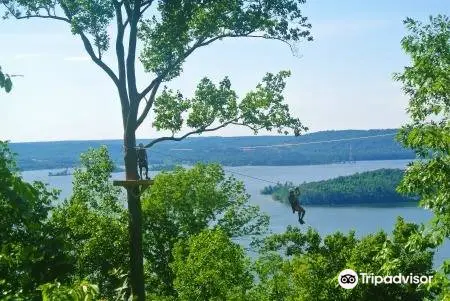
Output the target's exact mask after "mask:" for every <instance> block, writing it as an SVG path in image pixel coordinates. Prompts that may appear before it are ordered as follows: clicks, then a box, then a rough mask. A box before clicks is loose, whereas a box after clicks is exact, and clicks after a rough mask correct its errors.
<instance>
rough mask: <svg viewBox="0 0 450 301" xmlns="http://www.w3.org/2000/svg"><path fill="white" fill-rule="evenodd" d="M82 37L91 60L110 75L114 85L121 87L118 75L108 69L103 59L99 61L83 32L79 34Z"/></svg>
mask: <svg viewBox="0 0 450 301" xmlns="http://www.w3.org/2000/svg"><path fill="white" fill-rule="evenodd" d="M78 34H79V35H80V37H81V40H82V41H83V44H84V48H85V49H86V51H87V53H88V54H89V56H90V57H91V59H92V60H93V61H94V63H96V64H97V65H98V66H99V67H100V68H102V69H103V70H104V71H105V72H106V74H108V75H109V77H110V78H111V79H112V80H113V82H114V84H115V85H116V86H117V87H119V79H118V78H117V76H116V74H115V73H114V72H113V71H112V70H111V68H109V67H108V65H106V64H105V63H104V62H103V61H102V60H101V59H99V58H98V57H97V56H96V55H95V53H94V49H93V48H92V45H91V42H90V41H89V39H88V38H87V37H86V35H85V34H84V33H83V32H79V33H78Z"/></svg>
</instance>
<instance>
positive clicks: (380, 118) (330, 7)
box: [0, 0, 450, 142]
mask: <svg viewBox="0 0 450 301" xmlns="http://www.w3.org/2000/svg"><path fill="white" fill-rule="evenodd" d="M438 13H441V14H449V13H450V2H449V1H448V0H428V1H420V0H409V1H406V0H401V1H400V0H397V1H385V0H379V1H362V0H359V1H356V0H343V1H334V0H310V1H308V3H307V4H305V6H304V14H305V15H306V16H308V17H309V18H310V22H311V23H312V26H313V28H312V34H313V36H314V38H315V41H313V42H309V43H306V42H305V43H302V44H299V52H300V54H301V56H300V57H295V56H293V55H292V53H291V52H290V50H289V48H287V47H286V46H285V45H284V44H280V43H277V42H274V41H264V40H255V39H253V40H252V39H246V40H244V39H239V40H226V41H223V42H218V43H216V44H213V45H211V46H210V47H208V48H204V49H201V50H200V51H198V52H197V53H195V54H194V55H193V56H192V57H190V58H189V59H188V61H187V62H186V63H185V65H184V73H183V74H182V76H180V77H179V78H177V79H176V80H174V81H173V82H171V83H170V84H169V86H170V87H171V88H174V89H179V90H181V91H182V92H183V93H184V94H186V95H191V94H192V92H193V91H194V89H195V86H196V84H197V83H198V81H199V80H200V79H201V78H202V77H204V76H208V77H210V78H212V79H213V80H215V81H219V80H221V79H222V78H223V77H224V76H226V75H228V76H229V77H230V79H231V82H232V85H233V87H234V88H235V89H236V91H237V92H238V93H239V95H244V94H245V93H246V91H248V90H250V89H252V88H254V87H255V85H256V84H257V83H258V82H259V81H260V79H261V78H262V77H263V76H264V74H265V73H266V72H278V71H280V70H291V72H292V76H291V77H290V78H289V80H288V83H287V87H286V91H285V97H286V101H287V103H288V104H289V105H290V107H291V109H292V112H293V113H294V115H296V116H298V117H300V118H301V120H302V121H303V122H304V123H305V125H307V126H308V127H309V128H310V131H311V132H314V131H320V130H328V129H371V128H394V127H399V126H401V125H402V124H404V123H405V122H406V121H407V120H408V117H407V115H406V110H405V109H406V106H407V103H408V100H407V98H406V97H405V96H403V94H402V91H401V86H400V84H398V83H395V82H393V80H392V74H393V72H397V71H401V70H402V68H403V66H405V65H407V64H408V58H407V57H406V55H404V54H403V52H402V50H401V48H400V40H401V38H402V37H403V36H404V35H405V30H404V27H403V24H402V20H403V19H405V18H406V17H407V16H409V17H413V18H416V19H421V20H426V18H427V17H428V16H429V15H436V14H438ZM0 41H1V42H0V45H1V46H0V65H1V66H2V67H3V69H4V70H5V71H8V72H9V73H13V74H14V73H19V74H24V75H25V77H24V78H15V80H14V90H13V92H12V93H11V94H5V93H1V94H0V108H1V112H2V114H1V115H2V118H1V119H0V139H1V140H5V139H7V140H11V141H14V142H19V141H52V140H81V139H83V140H84V139H115V138H121V137H122V133H123V130H122V121H121V113H120V104H119V100H118V97H117V95H116V90H115V88H114V86H113V84H112V82H111V81H110V80H109V78H108V77H107V76H106V75H105V74H104V73H103V71H101V70H100V69H99V68H98V67H97V66H96V65H95V64H94V63H92V62H91V61H89V60H88V59H87V57H86V55H85V52H84V49H83V47H82V43H81V41H80V40H79V39H78V37H76V36H73V35H71V33H70V31H69V29H68V28H67V26H66V25H64V24H62V23H58V22H57V21H49V20H32V21H31V20H21V21H15V20H0ZM106 61H107V62H108V61H109V62H113V58H112V57H111V56H109V57H107V58H106ZM139 64H140V63H139ZM150 80H151V76H150V75H147V74H145V73H144V72H142V70H139V84H140V85H141V86H142V87H143V86H144V85H145V84H146V83H148V82H149V81H150ZM151 117H152V115H150V118H151ZM162 134H164V133H160V132H157V131H156V130H155V129H153V128H152V127H151V120H147V121H146V122H145V124H144V125H143V126H141V128H140V129H139V131H138V135H137V136H138V137H139V138H150V137H158V136H160V135H162ZM249 134H252V133H251V132H250V131H248V130H247V129H244V128H239V127H231V128H225V129H223V130H221V131H219V132H215V133H212V134H211V135H223V136H236V135H249Z"/></svg>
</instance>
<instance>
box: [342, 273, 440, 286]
mask: <svg viewBox="0 0 450 301" xmlns="http://www.w3.org/2000/svg"><path fill="white" fill-rule="evenodd" d="M359 274H360V276H361V282H362V283H363V284H373V285H375V286H376V285H378V284H427V283H431V280H432V279H433V276H425V275H422V276H419V275H413V274H412V273H410V274H409V275H403V274H401V273H400V274H398V275H395V276H379V275H374V274H373V273H359ZM359 280H360V279H359V277H358V273H356V272H355V271H353V270H351V269H345V270H343V271H342V272H340V273H339V275H338V282H339V285H340V286H341V287H342V288H345V289H352V288H354V287H355V286H356V285H357V284H358V281H359Z"/></svg>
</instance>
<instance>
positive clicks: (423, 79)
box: [396, 16, 450, 242]
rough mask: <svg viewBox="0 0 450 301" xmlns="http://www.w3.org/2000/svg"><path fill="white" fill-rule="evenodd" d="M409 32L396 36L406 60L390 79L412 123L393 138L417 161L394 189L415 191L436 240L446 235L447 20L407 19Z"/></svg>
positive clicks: (449, 157) (449, 232)
mask: <svg viewBox="0 0 450 301" xmlns="http://www.w3.org/2000/svg"><path fill="white" fill-rule="evenodd" d="M405 24H406V26H407V28H408V30H409V32H410V35H408V36H406V37H405V38H404V39H403V40H402V46H403V49H404V50H405V51H406V53H408V54H409V55H410V56H411V58H412V66H410V67H407V68H405V71H404V73H403V74H397V75H396V79H397V80H399V81H401V82H403V84H404V90H405V93H406V94H407V95H408V96H410V103H409V108H408V112H409V113H410V115H411V118H412V123H411V124H409V125H406V126H405V127H403V128H402V131H401V132H400V134H399V136H398V138H399V140H400V141H401V142H402V143H403V144H404V145H405V146H406V147H410V148H412V149H414V150H415V151H416V152H417V153H418V155H420V156H421V158H422V160H421V161H419V162H415V163H413V164H411V165H410V166H409V168H408V169H407V171H406V175H405V178H404V180H403V181H402V183H401V185H400V187H399V190H400V191H401V192H404V193H416V194H418V195H419V196H420V198H421V206H423V207H426V208H429V209H431V210H433V212H434V214H435V218H434V221H433V232H435V233H439V234H440V235H439V236H440V239H439V242H442V240H443V238H444V237H449V236H450V218H449V217H450V216H449V213H448V212H450V203H449V202H448V200H449V199H450V19H449V18H448V17H446V16H437V17H431V18H430V24H426V25H424V24H422V23H421V22H418V21H414V20H412V19H407V20H406V21H405Z"/></svg>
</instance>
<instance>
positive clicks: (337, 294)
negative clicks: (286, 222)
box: [247, 218, 434, 300]
mask: <svg viewBox="0 0 450 301" xmlns="http://www.w3.org/2000/svg"><path fill="white" fill-rule="evenodd" d="M418 231H419V229H418V226H417V225H414V224H409V223H405V222H404V221H403V219H401V218H399V219H398V221H397V223H396V226H395V229H394V232H393V234H392V235H391V236H390V237H389V236H387V235H386V234H385V233H384V232H382V231H380V232H378V233H374V234H370V235H368V236H365V237H363V238H360V239H358V238H356V237H355V235H354V233H352V232H350V233H349V234H347V235H344V234H342V233H339V232H336V233H334V234H332V235H328V236H326V237H324V238H323V240H322V239H321V238H320V236H319V234H318V233H317V232H316V231H315V230H312V229H311V228H310V229H309V230H308V231H306V232H301V231H300V229H298V228H292V227H288V229H287V231H286V232H285V233H282V234H276V235H272V236H269V237H267V238H266V239H265V240H264V243H263V244H262V245H261V249H260V252H261V253H262V255H261V256H260V257H259V258H258V260H257V261H256V263H255V271H256V272H257V275H258V277H259V278H260V282H259V283H258V284H257V285H256V286H255V287H254V288H253V290H252V291H251V292H250V293H249V296H248V297H247V300H423V298H424V297H429V298H432V297H433V296H434V294H432V293H430V292H427V291H426V290H425V288H424V287H423V286H418V285H416V284H405V285H403V284H390V285H381V286H380V285H379V286H374V285H370V284H365V285H364V284H358V285H357V286H356V287H355V288H354V289H352V290H345V289H342V288H340V287H339V286H338V281H337V275H338V274H339V272H341V271H342V270H343V269H345V268H351V269H353V270H355V271H357V272H366V273H374V274H376V275H396V274H398V273H402V274H403V275H406V274H408V275H409V273H413V274H414V275H432V274H434V272H433V270H432V258H433V253H432V252H431V251H430V250H429V249H428V247H427V246H425V245H424V246H423V247H422V248H421V249H420V250H411V249H409V248H406V245H407V243H408V239H409V237H411V236H412V235H414V234H416V233H418ZM386 250H388V251H386ZM281 254H284V256H281Z"/></svg>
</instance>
